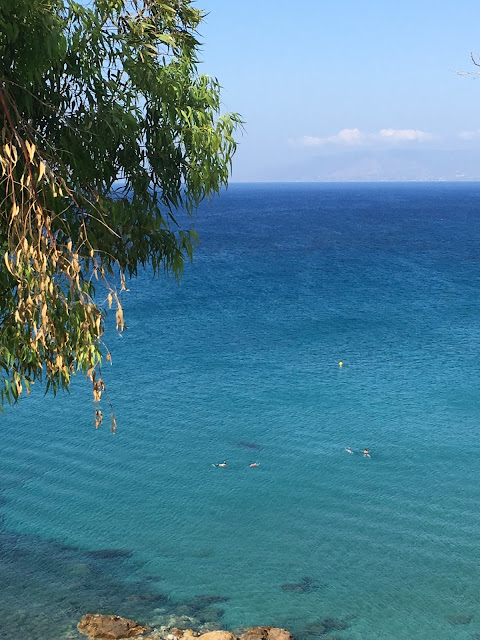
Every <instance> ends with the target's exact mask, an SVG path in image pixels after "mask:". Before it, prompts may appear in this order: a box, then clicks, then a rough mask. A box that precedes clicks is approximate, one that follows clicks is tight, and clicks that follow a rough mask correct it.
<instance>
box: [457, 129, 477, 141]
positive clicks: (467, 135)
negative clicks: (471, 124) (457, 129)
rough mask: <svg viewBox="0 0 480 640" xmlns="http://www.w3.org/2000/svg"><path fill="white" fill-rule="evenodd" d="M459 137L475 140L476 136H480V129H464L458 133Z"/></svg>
mask: <svg viewBox="0 0 480 640" xmlns="http://www.w3.org/2000/svg"><path fill="white" fill-rule="evenodd" d="M458 137H459V138H462V140H475V139H476V138H480V129H476V130H475V131H462V132H461V133H459V134H458Z"/></svg>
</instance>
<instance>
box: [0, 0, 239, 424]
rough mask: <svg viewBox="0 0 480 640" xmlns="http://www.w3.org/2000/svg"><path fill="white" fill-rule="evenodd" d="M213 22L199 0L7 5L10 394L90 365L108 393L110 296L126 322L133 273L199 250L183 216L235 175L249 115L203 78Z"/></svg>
mask: <svg viewBox="0 0 480 640" xmlns="http://www.w3.org/2000/svg"><path fill="white" fill-rule="evenodd" d="M202 17H203V14H202V12H201V11H200V10H198V9H196V8H194V7H193V5H192V0H128V1H126V0H95V1H94V2H91V3H89V5H88V6H83V5H80V4H77V3H75V2H73V1H68V2H66V3H64V1H63V0H36V1H35V2H32V0H2V3H1V4H0V60H1V62H0V65H1V67H0V119H1V142H0V171H1V175H0V196H1V199H0V203H1V204H0V242H1V245H2V246H1V249H2V253H3V260H2V263H1V267H0V318H1V326H0V366H1V367H2V370H3V381H1V385H2V386H1V389H0V394H1V400H2V403H3V402H4V401H9V402H11V401H16V400H17V399H18V398H19V396H20V394H21V393H22V392H23V391H25V390H27V391H28V390H29V389H30V385H31V383H33V382H34V381H35V380H37V379H42V378H44V379H46V381H47V389H48V388H50V389H51V390H53V392H54V393H55V392H56V391H57V390H58V389H60V388H64V389H68V387H69V383H70V380H71V376H72V375H73V374H74V373H75V372H78V371H80V372H82V373H84V374H86V375H87V376H88V377H89V378H90V379H91V380H92V381H93V391H94V397H95V400H96V401H98V400H100V397H101V394H102V391H103V390H104V386H103V381H102V379H101V371H100V364H101V361H102V353H106V358H107V359H109V353H108V350H106V349H105V346H104V345H103V344H102V334H103V331H104V323H105V319H106V315H107V312H106V309H105V308H104V307H106V306H107V301H108V306H109V307H110V308H111V307H112V305H113V307H114V308H115V309H116V324H117V328H118V329H119V330H120V331H121V330H122V329H123V327H124V320H123V311H122V306H121V302H120V296H119V293H120V291H121V290H122V288H124V286H125V276H126V275H127V276H134V275H136V274H137V271H138V269H139V267H141V266H145V265H147V264H150V265H152V266H153V269H154V272H155V273H156V274H158V273H159V272H161V271H167V272H168V271H171V272H172V273H174V274H175V276H176V277H179V276H180V275H181V273H182V269H183V264H184V260H185V258H190V259H191V257H192V251H193V249H194V246H195V243H196V240H197V237H196V234H195V232H194V231H192V230H190V229H181V228H180V227H179V226H178V225H177V222H176V219H175V212H176V211H177V210H178V209H179V208H185V209H186V210H187V211H188V212H189V213H192V212H193V211H194V210H195V208H196V207H197V205H198V204H199V203H200V201H201V200H202V199H204V198H206V197H209V196H210V195H212V194H215V193H217V192H218V191H219V189H220V188H221V187H222V185H226V184H227V180H228V175H229V169H230V163H231V159H232V156H233V153H234V151H235V141H234V139H233V134H234V131H235V129H236V127H237V126H238V125H239V124H240V122H241V121H240V119H239V117H238V115H237V114H229V115H219V109H220V87H219V84H218V82H217V81H216V80H215V79H213V78H210V77H208V76H205V75H199V74H198V71H197V66H198V58H197V55H198V48H199V42H198V40H197V35H196V34H197V28H198V26H199V24H200V22H201V20H202ZM95 285H96V286H97V297H98V286H99V285H101V286H102V287H104V286H106V287H107V290H106V291H105V294H107V293H108V295H106V300H105V303H104V304H99V303H98V301H97V299H96V297H95V294H96V289H95ZM101 421H102V414H101V412H100V411H99V410H97V411H96V423H97V426H98V424H99V423H100V422H101Z"/></svg>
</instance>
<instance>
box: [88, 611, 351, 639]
mask: <svg viewBox="0 0 480 640" xmlns="http://www.w3.org/2000/svg"><path fill="white" fill-rule="evenodd" d="M347 627H348V624H347V622H345V621H343V620H336V619H334V618H324V619H322V620H318V621H317V622H315V623H311V624H310V625H309V629H308V631H307V636H308V635H310V637H311V638H313V637H319V636H321V639H322V640H340V637H339V636H338V635H331V634H330V632H331V631H343V630H344V629H346V628H347ZM77 628H78V630H79V631H80V632H81V633H83V634H84V635H86V636H88V637H89V638H92V639H94V640H122V639H123V638H137V639H138V640H194V639H195V640H295V638H294V636H293V635H292V634H291V633H290V631H287V630H286V629H281V628H279V627H271V626H263V627H262V626H259V627H243V628H240V629H235V630H233V631H225V630H214V631H205V629H203V630H199V629H193V628H179V627H168V626H165V625H161V626H159V627H153V628H152V627H148V626H143V625H141V624H139V623H138V622H135V621H134V620H129V619H128V618H121V617H120V616H112V615H102V614H92V613H88V614H86V615H85V616H84V617H83V618H82V620H81V621H80V622H79V623H78V627H77Z"/></svg>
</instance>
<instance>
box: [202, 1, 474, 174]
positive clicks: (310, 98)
mask: <svg viewBox="0 0 480 640" xmlns="http://www.w3.org/2000/svg"><path fill="white" fill-rule="evenodd" d="M196 6H197V7H198V8H201V9H203V10H205V11H207V12H208V16H207V18H206V19H205V21H204V23H203V24H202V26H201V29H200V31H201V36H202V38H201V39H202V42H203V43H204V44H203V47H202V60H203V64H202V66H201V70H202V71H203V72H205V73H209V74H211V75H214V76H216V77H217V78H218V79H219V80H220V82H221V84H222V86H223V87H224V91H223V103H224V108H225V109H226V110H232V111H239V112H240V113H241V114H242V116H243V117H244V119H245V121H246V125H245V129H246V130H245V133H244V134H243V135H242V136H241V137H240V146H239V151H238V153H237V156H236V158H235V162H234V173H233V180H238V181H243V180H260V181H261V180H270V179H273V180H276V179H281V180H297V179H328V167H329V164H328V158H330V157H334V159H335V162H336V166H338V167H339V169H338V171H337V174H335V175H336V177H334V179H337V178H338V179H354V178H355V171H356V170H357V169H352V168H351V164H352V162H353V159H354V160H355V162H356V163H357V164H356V165H355V166H356V167H360V169H358V171H360V174H361V172H362V171H363V172H364V173H366V175H367V178H366V179H368V174H369V171H370V174H372V175H373V179H375V176H377V177H378V176H380V179H383V178H382V175H386V176H387V178H386V179H392V178H391V176H390V178H389V177H388V176H389V175H390V174H388V171H387V173H385V167H386V166H387V165H388V166H390V169H389V171H390V173H392V172H393V174H395V171H396V172H397V173H398V176H397V177H398V179H402V169H401V167H402V162H406V163H407V164H408V163H410V165H409V166H410V174H408V171H407V170H406V169H405V171H407V173H405V175H407V174H408V176H410V177H407V179H415V171H417V173H419V175H418V178H419V179H424V178H425V176H428V175H430V174H428V171H427V170H425V171H424V172H423V174H422V170H421V168H418V166H417V165H418V162H417V160H418V159H419V158H423V160H422V162H424V163H427V164H429V163H430V164H429V167H430V169H429V170H431V171H433V173H432V174H431V176H430V177H431V178H432V179H439V178H442V177H445V176H442V175H441V174H442V171H443V168H442V167H446V166H447V164H448V162H447V164H445V163H444V164H443V165H442V162H443V161H441V158H445V159H446V160H445V161H447V160H448V159H449V158H450V160H451V159H452V158H453V157H455V158H456V159H455V162H456V163H457V164H455V165H453V164H452V165H451V166H452V167H454V166H457V165H458V167H457V169H456V171H457V175H459V176H460V177H463V176H466V177H467V178H471V177H476V174H475V176H474V175H473V173H472V172H474V171H475V170H476V160H475V158H476V154H477V153H478V159H479V168H478V177H479V178H480V77H479V79H478V80H475V79H474V77H473V76H464V77H462V76H459V75H458V74H457V72H458V71H474V70H475V67H474V66H473V64H472V62H471V60H470V53H471V52H472V53H475V52H477V51H479V52H480V28H479V26H478V25H479V22H480V6H479V4H478V2H473V1H470V0H468V1H467V0H457V2H456V3H455V4H454V3H452V2H451V1H450V2H446V1H444V0H436V1H432V0H423V1H422V0H417V1H416V2H413V1H412V0H403V1H402V2H389V1H388V0H384V1H383V2H380V1H378V0H369V1H368V2H359V1H358V0H356V1H353V0H337V1H335V0H333V1H331V2H325V1H324V0H296V1H294V2H288V1H287V0H256V1H253V0H197V2H196ZM478 71H480V67H479V68H478ZM449 151H455V154H454V155H453V156H449V154H448V152H449ZM462 154H464V155H462ZM393 157H395V158H396V160H395V163H396V164H395V163H394V164H395V167H394V168H392V166H393V165H391V159H392V158H393ZM402 158H403V160H402ZM342 162H343V163H344V164H346V165H349V163H350V165H349V166H350V169H349V171H350V174H349V173H348V170H345V168H343V169H342ZM452 162H453V160H452ZM318 163H320V164H318ZM358 163H360V164H358ZM372 163H373V164H372ZM382 163H383V164H382ZM385 163H386V164H385ZM389 163H390V164H389ZM412 163H413V164H412ZM432 163H433V165H435V168H433V169H432V166H433V165H432ZM469 163H470V165H472V166H471V167H470V166H469ZM316 164H318V167H319V168H318V175H315V171H313V173H312V167H313V166H314V165H315V166H316ZM320 165H321V167H320ZM377 165H378V166H377ZM414 165H415V167H417V168H416V169H415V168H414ZM362 167H363V168H362ZM366 167H367V168H366ZM368 167H370V168H368ZM372 167H377V169H375V168H372ZM378 167H380V168H378ZM399 167H400V168H399ZM465 167H466V168H465ZM449 170H450V169H449ZM451 170H452V171H453V169H451ZM352 171H353V173H352ZM375 171H376V173H375ZM382 171H383V174H382ZM435 171H436V172H437V173H438V175H434V173H435ZM445 171H447V169H445ZM302 172H303V173H302ZM342 172H343V173H342ZM469 172H470V173H469ZM393 174H392V175H393ZM352 175H353V178H352ZM445 175H446V179H450V178H451V176H450V175H447V174H445ZM325 176H327V177H326V178H325ZM342 176H346V177H344V178H342ZM412 176H413V178H412ZM393 178H395V175H393ZM360 179H364V178H363V177H362V176H360Z"/></svg>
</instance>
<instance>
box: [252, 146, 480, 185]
mask: <svg viewBox="0 0 480 640" xmlns="http://www.w3.org/2000/svg"><path fill="white" fill-rule="evenodd" d="M265 174H266V175H265V177H264V178H262V179H263V180H273V181H299V182H369V181H371V182H379V181H380V182H382V181H386V182H394V181H398V182H402V181H409V182H410V181H415V182H417V181H418V182H422V181H469V180H480V150H478V151H477V150H474V151H472V150H454V151H448V150H431V149H420V150H419V149H415V150H406V149H387V150H381V151H378V150H376V151H375V150H371V149H369V150H363V151H359V150H356V151H344V152H342V153H335V154H334V153H332V154H329V155H326V154H319V155H317V156H313V157H312V156H311V157H310V158H309V159H308V161H302V162H300V163H298V162H292V163H291V164H289V165H284V166H282V167H276V168H273V167H272V168H271V169H267V170H266V171H265ZM268 174H270V175H268Z"/></svg>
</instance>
